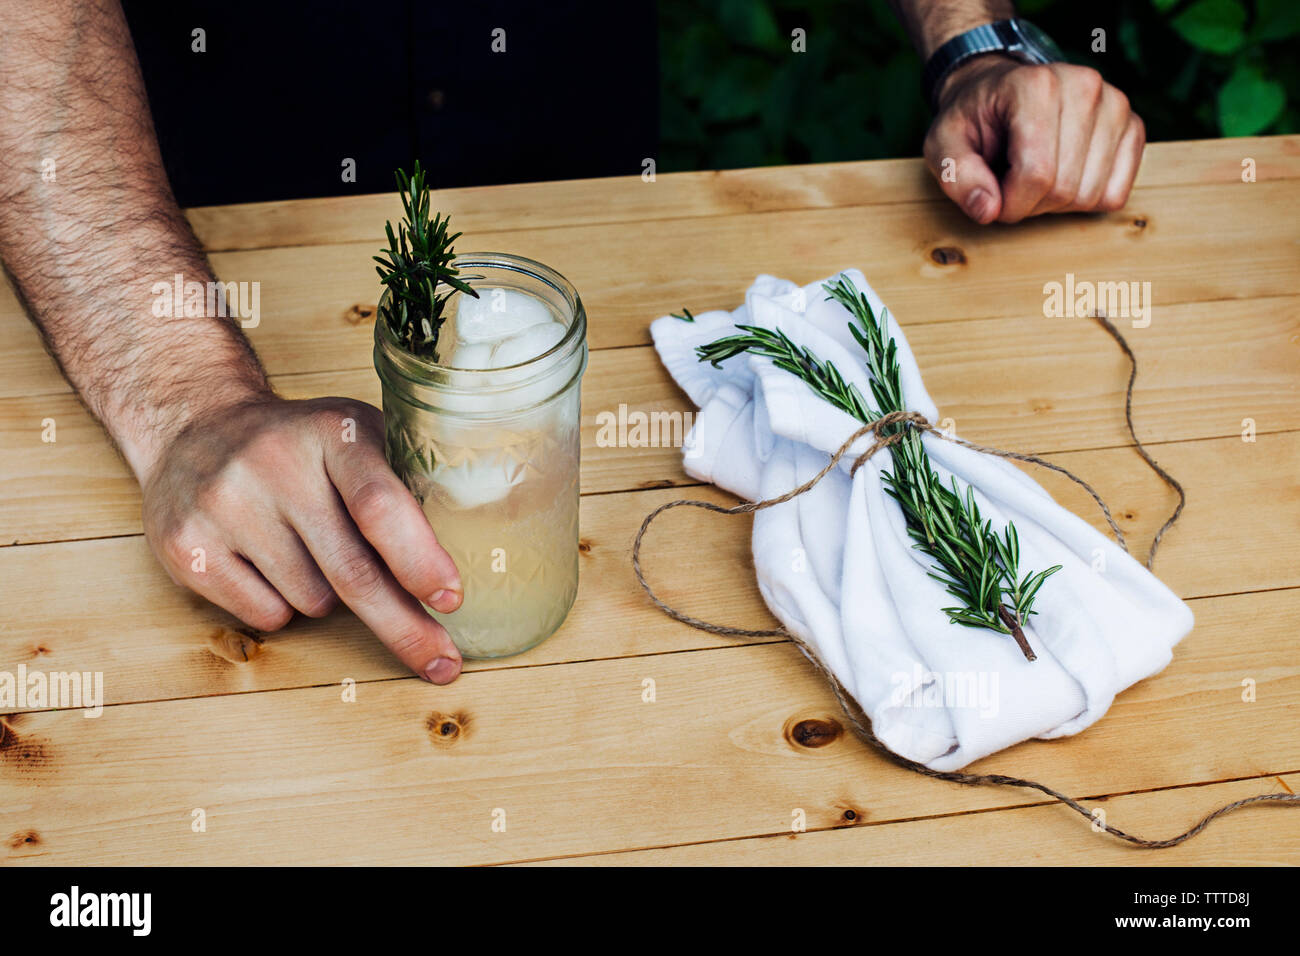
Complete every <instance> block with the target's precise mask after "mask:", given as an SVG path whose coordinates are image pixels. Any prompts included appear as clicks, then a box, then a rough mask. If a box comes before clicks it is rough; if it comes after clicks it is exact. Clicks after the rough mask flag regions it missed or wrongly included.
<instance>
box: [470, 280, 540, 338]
mask: <svg viewBox="0 0 1300 956" xmlns="http://www.w3.org/2000/svg"><path fill="white" fill-rule="evenodd" d="M478 294H479V297H478V298H477V299H475V298H474V297H472V296H468V295H461V296H459V297H458V298H457V305H456V338H457V339H458V340H459V341H460V342H463V343H467V344H474V343H478V342H498V341H500V340H501V339H505V338H509V337H510V336H512V335H518V334H519V333H520V332H523V331H524V330H525V329H528V328H531V327H532V326H534V325H541V324H542V323H544V322H552V321H554V319H555V316H554V315H552V314H551V310H550V309H548V308H547V307H546V305H545V303H543V302H542V300H541V299H538V298H536V297H534V296H531V295H527V294H526V293H523V292H516V291H514V290H513V289H484V288H480V289H479V290H478Z"/></svg>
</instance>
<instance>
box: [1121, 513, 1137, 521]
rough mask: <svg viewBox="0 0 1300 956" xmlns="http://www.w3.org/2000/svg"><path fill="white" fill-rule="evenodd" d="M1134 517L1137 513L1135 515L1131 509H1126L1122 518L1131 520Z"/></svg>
mask: <svg viewBox="0 0 1300 956" xmlns="http://www.w3.org/2000/svg"><path fill="white" fill-rule="evenodd" d="M1136 517H1137V515H1135V514H1134V513H1133V512H1131V511H1126V512H1124V520H1125V521H1132V520H1133V519H1134V518H1136Z"/></svg>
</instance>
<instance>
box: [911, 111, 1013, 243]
mask: <svg viewBox="0 0 1300 956" xmlns="http://www.w3.org/2000/svg"><path fill="white" fill-rule="evenodd" d="M972 139H973V127H972V126H971V125H970V121H969V120H968V119H967V118H966V116H965V115H964V114H962V113H959V112H956V111H949V112H946V113H944V114H943V115H942V116H940V117H939V119H937V120H936V121H935V123H934V125H933V126H931V127H930V132H929V133H927V134H926V137H925V161H926V165H928V166H929V167H930V172H932V173H933V174H934V176H935V178H936V179H937V180H938V181H939V188H941V189H942V190H943V191H944V192H945V193H946V194H947V195H948V198H949V199H951V200H952V201H953V202H955V203H956V204H957V205H958V206H960V207H961V208H962V211H964V212H965V213H966V215H968V216H970V217H971V218H972V219H974V220H975V221H976V222H978V223H981V224H983V223H989V222H992V221H993V220H994V219H996V218H997V217H998V213H999V212H1000V211H1001V207H1002V196H1001V190H1000V188H999V186H998V178H997V177H996V176H994V175H993V170H991V169H989V165H988V163H986V162H985V161H984V157H983V156H981V155H980V154H979V153H978V152H977V151H976V149H975V146H974V144H973V141H972Z"/></svg>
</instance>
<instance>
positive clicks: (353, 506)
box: [325, 439, 463, 613]
mask: <svg viewBox="0 0 1300 956" xmlns="http://www.w3.org/2000/svg"><path fill="white" fill-rule="evenodd" d="M325 467H326V469H327V471H328V472H329V477H330V480H331V481H332V482H333V483H334V487H336V488H337V489H338V491H339V495H340V496H341V497H342V499H343V503H344V505H345V506H346V507H347V509H348V513H349V514H350V515H351V516H352V520H353V521H355V522H356V525H357V527H358V528H360V529H361V533H362V534H363V535H365V537H366V540H367V541H369V542H370V544H371V545H373V546H374V548H375V550H376V551H378V552H379V556H380V557H381V558H383V560H384V563H385V564H386V565H388V568H389V570H391V571H392V572H393V576H394V577H396V578H397V581H398V583H399V584H401V586H402V587H403V588H405V589H406V590H407V591H408V592H409V593H411V594H413V595H415V596H416V597H417V598H419V599H420V600H421V601H424V602H425V603H426V604H428V605H429V606H430V607H433V608H434V609H435V610H438V611H442V612H444V613H446V612H450V611H454V610H456V608H458V607H460V604H461V600H462V597H463V594H462V591H461V580H460V574H459V573H458V572H457V570H456V564H455V562H454V561H452V559H451V555H449V554H448V553H447V552H446V550H445V549H444V548H443V547H442V545H440V544H439V543H438V538H437V536H436V535H435V534H434V533H433V529H432V528H431V527H430V526H429V519H428V518H426V517H425V515H424V512H423V511H422V510H421V509H420V505H419V503H418V502H417V501H416V500H415V498H414V497H412V495H411V493H410V491H408V490H407V488H406V486H405V485H404V484H402V482H401V481H400V480H399V479H398V478H397V476H396V475H394V474H393V472H392V469H391V468H389V467H388V462H387V461H385V459H384V455H383V452H382V451H380V449H379V447H378V446H377V445H376V444H373V443H371V442H369V441H365V440H364V439H363V440H359V441H356V442H352V443H347V444H339V445H335V446H331V445H327V446H326V450H325Z"/></svg>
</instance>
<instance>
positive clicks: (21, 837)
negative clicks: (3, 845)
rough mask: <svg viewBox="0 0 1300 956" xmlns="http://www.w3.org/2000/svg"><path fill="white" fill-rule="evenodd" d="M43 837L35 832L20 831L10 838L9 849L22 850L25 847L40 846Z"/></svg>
mask: <svg viewBox="0 0 1300 956" xmlns="http://www.w3.org/2000/svg"><path fill="white" fill-rule="evenodd" d="M40 845H41V835H40V834H39V833H37V832H36V831H35V830H19V831H18V832H17V833H15V834H14V835H13V836H11V837H10V838H9V849H11V850H21V849H23V848H24V847H29V846H40Z"/></svg>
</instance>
